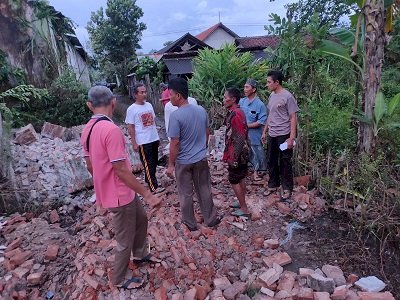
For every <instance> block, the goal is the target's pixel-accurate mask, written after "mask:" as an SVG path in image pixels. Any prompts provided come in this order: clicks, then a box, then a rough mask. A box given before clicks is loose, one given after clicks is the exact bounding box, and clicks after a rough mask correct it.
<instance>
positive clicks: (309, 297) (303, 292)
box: [297, 287, 314, 300]
mask: <svg viewBox="0 0 400 300" xmlns="http://www.w3.org/2000/svg"><path fill="white" fill-rule="evenodd" d="M297 300H314V293H313V290H312V289H310V288H306V287H301V288H300V289H299V292H298V293H297Z"/></svg>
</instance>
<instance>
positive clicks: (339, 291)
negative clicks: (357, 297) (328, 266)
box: [331, 285, 349, 300]
mask: <svg viewBox="0 0 400 300" xmlns="http://www.w3.org/2000/svg"><path fill="white" fill-rule="evenodd" d="M348 290H349V289H348V288H347V286H345V285H341V286H338V287H335V290H334V291H333V294H332V295H331V299H332V300H346V297H347V292H348Z"/></svg>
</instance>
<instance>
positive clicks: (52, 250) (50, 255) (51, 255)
mask: <svg viewBox="0 0 400 300" xmlns="http://www.w3.org/2000/svg"><path fill="white" fill-rule="evenodd" d="M59 249H60V246H58V245H56V244H53V245H49V246H48V247H47V250H46V253H45V255H44V258H45V259H47V260H55V259H56V258H57V255H58V250H59Z"/></svg>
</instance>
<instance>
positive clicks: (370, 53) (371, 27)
mask: <svg viewBox="0 0 400 300" xmlns="http://www.w3.org/2000/svg"><path fill="white" fill-rule="evenodd" d="M384 10H385V9H384V0H366V4H365V10H364V11H363V13H364V21H365V41H364V49H365V74H364V81H363V109H364V114H365V115H366V116H367V117H368V118H371V119H373V116H374V105H375V98H376V94H377V92H378V90H379V88H380V83H381V75H382V64H383V52H384V45H385V32H384V28H385V19H384V17H385V14H384ZM375 138H376V137H375V134H374V128H373V125H372V124H368V123H365V122H361V123H360V130H359V136H358V146H359V151H360V152H365V153H367V154H372V153H373V152H374V149H375Z"/></svg>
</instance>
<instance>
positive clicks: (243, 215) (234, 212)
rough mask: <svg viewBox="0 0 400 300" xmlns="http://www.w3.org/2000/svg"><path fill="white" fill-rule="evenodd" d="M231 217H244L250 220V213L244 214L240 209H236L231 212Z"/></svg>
mask: <svg viewBox="0 0 400 300" xmlns="http://www.w3.org/2000/svg"><path fill="white" fill-rule="evenodd" d="M231 215H232V216H235V217H245V218H250V217H251V213H245V212H244V211H243V210H241V209H237V210H235V211H233V212H231Z"/></svg>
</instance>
